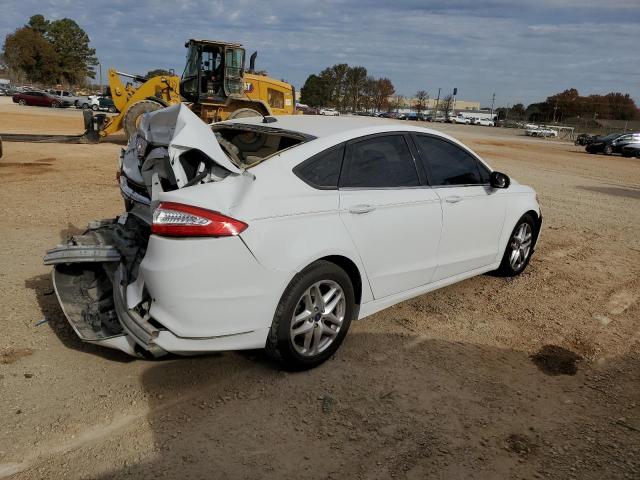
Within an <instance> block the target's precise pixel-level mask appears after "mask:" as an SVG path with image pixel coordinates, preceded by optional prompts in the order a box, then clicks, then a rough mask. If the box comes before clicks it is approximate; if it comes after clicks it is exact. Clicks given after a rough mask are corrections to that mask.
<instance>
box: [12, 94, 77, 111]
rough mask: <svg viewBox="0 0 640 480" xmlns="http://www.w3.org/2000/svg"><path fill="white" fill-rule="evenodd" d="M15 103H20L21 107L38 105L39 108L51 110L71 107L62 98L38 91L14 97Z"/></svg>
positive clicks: (69, 103)
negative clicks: (49, 108)
mask: <svg viewBox="0 0 640 480" xmlns="http://www.w3.org/2000/svg"><path fill="white" fill-rule="evenodd" d="M13 103H19V104H20V105H36V106H39V107H51V108H58V107H70V106H71V102H68V101H66V100H62V99H61V98H60V97H56V96H53V95H50V94H48V93H45V92H36V91H29V92H22V93H16V94H15V95H14V96H13Z"/></svg>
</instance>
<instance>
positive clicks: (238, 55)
mask: <svg viewBox="0 0 640 480" xmlns="http://www.w3.org/2000/svg"><path fill="white" fill-rule="evenodd" d="M224 63H225V78H224V90H225V92H226V93H227V95H240V94H242V92H243V90H244V82H243V81H242V69H243V68H244V48H228V49H227V50H226V51H225V62H224Z"/></svg>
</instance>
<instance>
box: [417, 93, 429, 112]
mask: <svg viewBox="0 0 640 480" xmlns="http://www.w3.org/2000/svg"><path fill="white" fill-rule="evenodd" d="M428 101H429V93H427V91H426V90H418V91H417V92H416V100H415V102H414V104H413V109H414V110H415V111H416V112H417V113H418V114H420V113H422V112H423V111H424V110H426V109H427V102H428Z"/></svg>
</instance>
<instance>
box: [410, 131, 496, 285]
mask: <svg viewBox="0 0 640 480" xmlns="http://www.w3.org/2000/svg"><path fill="white" fill-rule="evenodd" d="M414 138H415V141H416V145H417V147H418V150H419V151H420V157H421V159H422V161H423V162H424V165H425V168H426V170H427V171H428V175H429V181H430V183H431V185H432V186H433V188H434V191H435V192H437V195H438V198H439V199H440V201H441V203H442V218H443V226H442V239H441V241H440V249H439V251H438V268H437V270H436V272H435V275H434V278H433V280H434V281H437V280H441V279H445V278H449V277H452V276H455V275H459V274H462V273H466V272H470V271H472V270H475V269H478V268H482V267H485V266H487V265H490V264H492V263H494V262H496V260H497V259H498V258H499V253H500V252H499V251H498V249H499V243H500V238H501V234H502V228H503V225H504V220H505V213H506V205H507V198H508V197H507V195H506V194H505V192H506V191H505V190H497V189H493V188H491V186H490V185H489V174H490V172H489V170H488V168H487V167H486V166H485V165H484V164H483V163H482V162H480V161H479V160H478V159H477V158H476V157H475V156H473V155H472V154H471V153H470V152H468V151H467V150H466V149H464V148H462V147H461V146H459V145H457V144H455V143H453V142H450V141H448V140H446V139H443V138H439V137H434V136H430V135H416V136H415V137H414Z"/></svg>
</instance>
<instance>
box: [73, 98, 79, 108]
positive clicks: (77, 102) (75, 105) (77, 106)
mask: <svg viewBox="0 0 640 480" xmlns="http://www.w3.org/2000/svg"><path fill="white" fill-rule="evenodd" d="M73 106H74V107H76V108H80V102H79V101H78V100H76V101H75V102H73Z"/></svg>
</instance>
